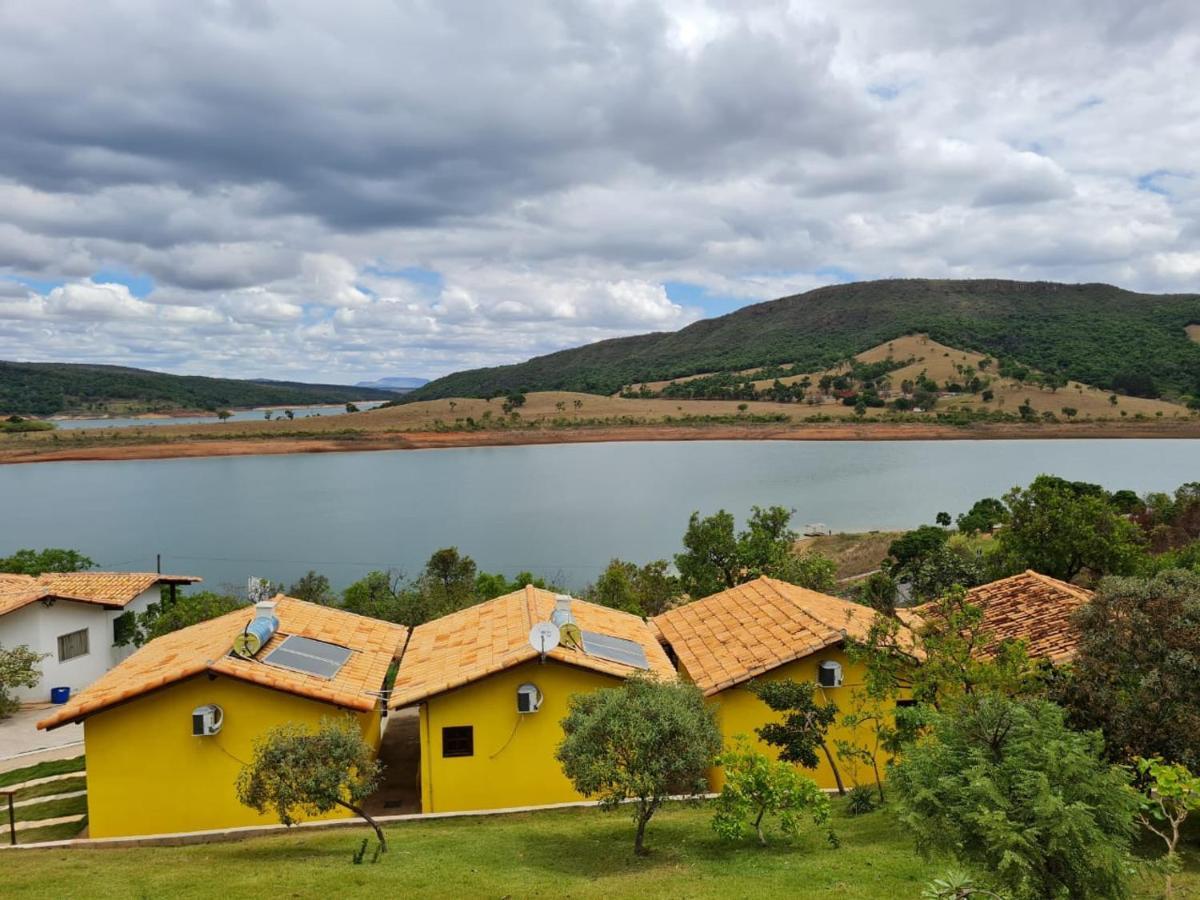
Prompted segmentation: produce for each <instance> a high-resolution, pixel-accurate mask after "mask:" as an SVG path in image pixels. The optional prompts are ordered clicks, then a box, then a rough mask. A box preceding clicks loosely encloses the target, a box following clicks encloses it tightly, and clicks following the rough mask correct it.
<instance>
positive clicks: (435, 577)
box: [418, 547, 476, 618]
mask: <svg viewBox="0 0 1200 900" xmlns="http://www.w3.org/2000/svg"><path fill="white" fill-rule="evenodd" d="M475 573H476V566H475V560H473V559H471V557H469V556H464V555H463V554H461V553H459V552H458V548H457V547H443V548H442V549H441V550H436V551H434V553H433V555H432V556H430V557H429V561H428V562H427V563H425V571H424V573H423V574H422V576H421V581H420V584H419V585H418V587H419V589H420V590H422V591H424V592H425V593H426V594H428V597H429V606H430V608H431V610H432V611H433V613H434V615H433V616H432V617H433V618H436V617H437V616H439V615H445V614H446V613H448V612H453V611H454V610H457V609H462V608H464V607H467V606H470V605H471V604H473V603H474V602H475Z"/></svg>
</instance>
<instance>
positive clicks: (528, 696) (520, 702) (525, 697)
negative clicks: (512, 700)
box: [517, 684, 542, 713]
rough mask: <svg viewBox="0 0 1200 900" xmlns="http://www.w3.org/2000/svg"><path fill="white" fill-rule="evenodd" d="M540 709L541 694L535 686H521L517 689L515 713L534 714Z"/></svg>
mask: <svg viewBox="0 0 1200 900" xmlns="http://www.w3.org/2000/svg"><path fill="white" fill-rule="evenodd" d="M541 708H542V692H541V691H539V690H538V686H537V685H536V684H523V685H521V686H520V687H519V688H517V712H519V713H535V712H537V711H538V710H539V709H541Z"/></svg>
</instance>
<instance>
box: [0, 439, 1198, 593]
mask: <svg viewBox="0 0 1200 900" xmlns="http://www.w3.org/2000/svg"><path fill="white" fill-rule="evenodd" d="M1042 472H1048V473H1052V474H1055V475H1061V476H1063V477H1066V478H1071V479H1076V480H1085V481H1093V482H1098V483H1101V484H1103V485H1105V486H1106V487H1109V488H1111V489H1117V488H1131V489H1133V490H1135V491H1137V492H1139V493H1142V492H1145V491H1151V490H1172V489H1174V488H1175V487H1177V486H1178V485H1179V484H1181V483H1183V482H1185V481H1195V480H1200V441H1194V440H1158V441H1156V440H1087V441H1083V440H1081V441H1070V440H1055V441H930V442H924V441H921V442H918V441H896V442H801V441H778V442H767V441H763V442H750V441H713V442H685V443H612V444H578V445H557V446H542V447H480V448H471V449H455V450H424V451H398V452H374V453H331V454H318V455H296V456H262V457H232V458H224V459H215V458H214V459H178V460H145V461H142V460H138V461H129V462H85V463H38V464H35V465H19V466H0V497H3V498H4V503H3V505H4V515H0V553H7V552H10V551H12V550H15V549H17V548H19V547H44V546H57V547H74V548H77V549H79V550H82V551H83V552H85V553H87V554H88V555H90V556H91V557H93V558H94V559H95V560H96V561H97V562H99V563H100V564H101V565H102V567H104V568H110V569H135V570H146V569H149V570H153V568H154V557H155V554H156V553H161V554H162V557H163V571H170V572H175V573H182V574H193V575H200V576H203V577H204V579H205V580H206V582H207V583H208V585H209V586H210V587H221V586H222V585H226V584H229V585H233V584H236V585H239V586H244V585H245V580H246V577H247V576H249V575H259V576H262V577H269V578H272V579H275V580H279V581H284V582H288V583H290V582H291V581H292V580H294V579H295V578H297V577H298V576H300V575H302V574H303V573H304V572H305V571H307V570H308V569H310V568H312V569H317V570H318V571H320V572H323V573H324V574H326V575H327V576H328V577H329V578H330V579H331V580H332V581H333V582H334V583H335V585H339V586H341V585H345V584H347V583H348V582H350V581H352V580H354V579H355V578H358V577H360V576H361V575H363V574H364V573H366V572H367V571H369V570H371V569H376V568H387V567H394V568H398V569H402V570H404V571H406V572H408V573H414V572H416V571H417V570H418V569H419V568H420V567H421V565H422V564H423V562H424V561H425V560H426V559H427V558H428V557H429V554H430V553H432V552H433V551H434V550H436V549H437V548H439V547H445V546H450V545H456V546H458V547H459V548H460V550H462V551H463V552H465V553H468V554H470V555H471V556H472V557H474V558H475V560H476V561H477V562H478V563H479V565H480V566H481V568H483V569H486V570H489V571H503V572H505V573H508V574H510V575H511V574H515V573H516V572H518V571H520V570H522V569H527V570H530V571H533V572H536V573H539V574H543V575H547V576H552V577H556V578H558V579H559V580H560V581H561V582H562V583H565V584H567V585H569V586H572V587H580V586H582V585H584V584H586V583H588V582H589V581H591V580H592V579H594V578H595V576H596V575H597V573H598V572H599V571H600V570H601V569H602V568H603V567H604V565H605V564H606V563H607V561H608V560H609V559H610V558H612V557H614V556H619V557H622V558H624V559H629V560H633V561H636V562H644V561H648V560H651V559H657V558H663V557H665V558H668V559H669V558H670V557H671V555H672V554H674V553H676V552H677V551H678V550H679V549H680V543H679V542H680V537H681V535H682V534H683V531H684V528H685V527H686V524H687V519H688V515H689V514H690V513H691V512H692V510H700V511H702V512H703V513H706V514H707V513H711V512H715V511H716V510H717V509H720V508H725V509H727V510H729V511H731V512H733V513H734V514H735V515H736V516H738V518H739V521H740V520H741V519H742V518H743V517H744V516H745V514H746V513H747V512H748V511H749V509H750V507H751V505H753V504H758V505H769V504H782V505H785V506H788V507H792V508H794V509H795V510H796V517H795V522H796V523H797V524H803V523H808V522H823V523H825V524H827V525H829V526H830V527H831V528H833V529H835V530H846V531H850V530H854V531H858V530H868V529H873V528H878V529H891V528H904V527H911V526H915V525H919V524H922V523H926V522H931V521H932V520H933V517H934V516H935V515H936V514H937V512H938V511H939V510H946V511H948V512H950V513H952V514H957V513H960V512H963V511H965V510H966V509H967V508H968V507H969V506H970V505H971V504H972V503H973V502H974V501H975V500H976V499H978V498H980V497H984V496H998V495H999V494H1000V493H1002V492H1003V491H1005V490H1007V489H1008V488H1010V487H1012V486H1013V485H1016V484H1027V483H1028V482H1029V481H1030V480H1032V479H1033V477H1034V476H1036V475H1038V474H1039V473H1042Z"/></svg>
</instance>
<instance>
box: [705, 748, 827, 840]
mask: <svg viewBox="0 0 1200 900" xmlns="http://www.w3.org/2000/svg"><path fill="white" fill-rule="evenodd" d="M718 762H719V763H720V765H721V767H722V768H723V769H724V772H725V784H724V786H723V787H722V788H721V794H720V796H718V797H717V801H716V804H715V810H716V812H715V814H714V815H713V822H712V824H713V830H714V831H716V833H717V834H719V835H720V836H721V837H723V838H728V839H730V840H738V839H740V838H742V837H745V836H746V835H747V834H749V833H750V832H753V833H754V834H756V835H757V836H758V842H759V844H761V845H762V846H764V847H765V846H766V845H767V836H766V832H765V830H764V825H763V822H764V819H765V818H766V817H767V816H774V817H776V818H778V820H779V829H780V830H781V831H782V832H783V833H784V834H787V835H793V834H795V833H796V832H797V831H799V829H800V821H799V820H800V818H801V817H802V816H810V817H811V818H812V820H813V822H814V823H815V824H817V825H823V826H827V825H828V824H829V798H828V797H827V796H825V792H824V791H822V790H821V789H820V788H819V787H817V783H816V782H815V781H813V780H812V779H811V778H808V777H806V776H804V775H801V774H800V773H799V772H798V771H796V768H795V767H794V766H792V765H790V764H789V763H786V762H781V761H779V760H774V759H771V758H770V757H768V756H767V755H766V754H764V753H760V752H759V751H757V750H755V749H754V748H753V747H751V746H750V741H749V740H748V739H747V737H746V736H745V735H737V736H736V737H735V738H734V745H733V747H732V748H731V749H729V750H726V751H725V752H724V753H722V754H721V756H720V758H719V759H718ZM829 840H830V842H831V843H833V844H834V845H835V846H836V844H837V837H836V835H835V834H834V833H833V830H832V829H830V830H829Z"/></svg>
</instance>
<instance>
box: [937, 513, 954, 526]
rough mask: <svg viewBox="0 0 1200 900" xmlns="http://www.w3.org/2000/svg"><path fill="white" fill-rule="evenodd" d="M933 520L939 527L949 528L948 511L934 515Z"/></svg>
mask: <svg viewBox="0 0 1200 900" xmlns="http://www.w3.org/2000/svg"><path fill="white" fill-rule="evenodd" d="M933 520H934V521H935V522H937V524H938V526H939V527H941V528H949V527H950V513H948V512H940V513H938V514H937V515H936V516H934V519H933Z"/></svg>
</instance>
